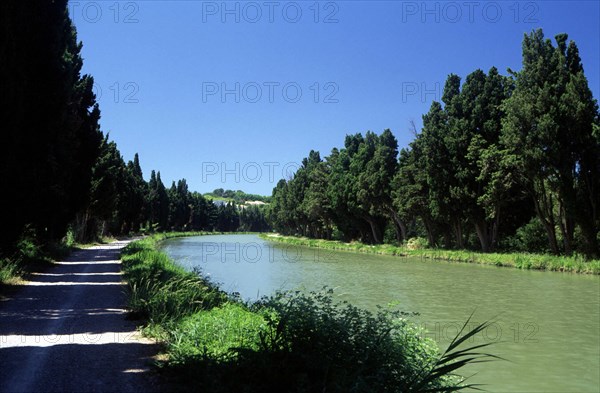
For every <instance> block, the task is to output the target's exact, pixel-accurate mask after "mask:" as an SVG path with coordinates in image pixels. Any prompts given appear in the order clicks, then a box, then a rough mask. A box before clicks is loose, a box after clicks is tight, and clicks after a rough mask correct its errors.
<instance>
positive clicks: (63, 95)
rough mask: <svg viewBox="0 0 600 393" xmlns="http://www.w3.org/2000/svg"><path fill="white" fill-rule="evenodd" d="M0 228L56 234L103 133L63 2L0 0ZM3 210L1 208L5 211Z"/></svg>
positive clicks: (86, 178)
mask: <svg viewBox="0 0 600 393" xmlns="http://www.w3.org/2000/svg"><path fill="white" fill-rule="evenodd" d="M0 25H1V26H2V28H1V29H0V53H1V61H0V86H2V95H1V98H0V122H1V123H2V127H3V130H4V131H3V140H2V143H1V144H0V178H1V179H2V183H3V184H2V190H3V192H2V200H1V201H0V203H1V204H2V206H4V207H5V209H4V213H3V219H2V222H3V223H2V229H1V233H0V239H1V240H0V243H1V244H2V247H3V248H5V247H9V246H10V244H13V243H14V241H15V239H16V238H17V237H18V236H19V234H20V233H21V231H22V230H23V228H24V227H25V225H28V224H29V225H30V226H31V227H33V229H34V230H35V231H36V232H37V234H38V236H40V238H42V239H46V240H55V239H59V238H60V237H62V236H63V235H64V233H65V231H66V228H67V225H68V223H69V222H70V221H71V220H73V219H74V217H75V214H76V212H77V211H79V210H80V209H82V208H83V206H84V205H85V203H86V201H87V199H88V192H89V188H90V178H91V171H92V166H93V164H94V162H95V159H96V156H97V154H98V148H99V146H100V143H101V140H102V135H101V133H100V132H99V130H98V120H99V118H100V111H99V109H98V106H97V105H96V102H95V96H94V94H93V92H92V85H93V80H92V78H91V77H90V76H87V75H81V68H82V64H83V63H82V58H81V54H80V52H81V48H82V46H81V44H80V43H78V42H77V35H76V32H75V28H74V27H73V25H72V23H71V20H70V18H69V15H68V11H67V0H56V1H35V2H23V1H18V0H7V1H3V2H1V3H0ZM6 207H8V208H6Z"/></svg>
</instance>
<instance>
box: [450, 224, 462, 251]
mask: <svg viewBox="0 0 600 393" xmlns="http://www.w3.org/2000/svg"><path fill="white" fill-rule="evenodd" d="M452 229H453V230H454V237H455V239H456V246H457V247H458V249H461V250H462V249H463V248H465V243H464V239H463V231H462V223H461V222H460V219H455V220H454V223H453V225H452Z"/></svg>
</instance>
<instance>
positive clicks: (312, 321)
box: [122, 234, 477, 392]
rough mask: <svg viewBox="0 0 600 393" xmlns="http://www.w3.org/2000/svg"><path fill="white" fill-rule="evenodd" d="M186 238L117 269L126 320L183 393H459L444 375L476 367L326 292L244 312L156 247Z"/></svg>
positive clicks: (143, 247) (405, 324)
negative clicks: (136, 326) (153, 343)
mask: <svg viewBox="0 0 600 393" xmlns="http://www.w3.org/2000/svg"><path fill="white" fill-rule="evenodd" d="M185 235H190V234H161V235H154V236H150V237H147V238H145V239H142V240H139V241H136V242H134V243H132V244H130V245H129V246H128V247H126V248H125V249H124V250H123V253H122V261H123V269H124V272H125V278H126V280H127V282H128V288H129V290H128V292H129V306H130V308H131V311H132V312H133V313H134V314H135V315H137V316H139V317H141V318H142V320H143V322H144V328H143V331H144V332H145V334H147V335H149V336H152V337H153V338H156V339H158V340H160V341H161V342H162V343H163V346H164V350H165V354H164V360H163V361H162V362H161V364H160V366H161V369H162V370H164V371H165V372H166V375H167V376H168V377H169V378H171V379H173V380H175V381H177V383H180V384H182V386H185V387H186V389H187V390H190V389H195V388H199V387H202V389H203V390H205V391H208V392H223V391H245V392H262V391H280V392H292V391H293V392H296V391H324V390H327V391H331V392H346V391H351V390H352V391H356V392H367V391H373V390H377V391H408V390H410V391H413V390H419V389H421V390H422V389H427V388H431V389H436V388H440V387H442V386H457V385H458V384H459V383H460V379H458V378H457V377H450V376H448V373H449V372H453V371H455V370H456V369H458V368H459V367H461V366H462V365H464V364H466V363H468V361H466V359H468V358H472V357H473V356H475V358H477V355H473V354H472V353H470V351H469V349H468V348H467V349H466V351H465V352H463V355H464V357H462V355H461V356H458V357H453V356H450V355H451V354H453V353H454V351H456V350H457V349H456V348H449V351H448V352H446V353H445V354H442V355H441V354H440V352H439V350H438V348H437V345H436V344H435V342H434V341H433V340H431V339H429V338H425V337H424V335H422V334H421V333H422V332H421V330H420V329H419V328H417V327H416V326H415V325H414V324H413V323H412V322H410V321H409V320H408V319H407V316H408V315H407V314H404V313H401V312H399V311H392V310H390V309H382V310H380V311H379V312H377V313H371V312H369V311H365V310H362V309H358V308H356V307H354V306H351V305H349V304H346V303H341V304H340V303H337V302H334V301H333V296H332V291H330V290H326V291H322V292H317V293H310V294H303V293H300V292H293V293H292V292H284V293H278V294H275V295H273V296H269V297H265V298H263V299H261V300H260V301H258V302H256V303H252V304H248V303H244V302H242V301H241V300H240V299H239V298H236V297H232V296H229V295H227V294H226V293H225V292H223V291H221V290H220V289H219V288H218V287H217V286H216V285H214V284H213V283H211V282H209V281H208V280H206V279H205V278H203V277H202V276H201V274H199V273H200V272H188V271H185V270H184V269H183V268H181V267H180V266H178V265H177V264H176V263H175V262H174V261H173V260H171V259H170V258H169V257H168V256H167V255H166V254H164V253H162V252H160V251H159V250H158V249H159V246H160V242H161V241H162V240H164V239H167V238H171V237H180V236H185ZM195 235H197V234H195ZM463 334H465V332H463ZM466 334H467V335H468V334H473V335H474V334H476V332H473V331H472V332H468V333H466ZM464 341H465V342H466V340H464ZM460 349H461V350H462V349H463V348H460ZM444 355H446V356H444ZM461 359H463V360H465V361H464V362H463V360H461ZM450 361H456V362H455V363H453V364H452V365H449V362H450ZM465 387H466V386H465ZM461 388H462V387H461Z"/></svg>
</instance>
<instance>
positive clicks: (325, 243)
mask: <svg viewBox="0 0 600 393" xmlns="http://www.w3.org/2000/svg"><path fill="white" fill-rule="evenodd" d="M260 236H261V237H262V238H263V239H265V240H269V241H274V242H279V243H284V244H290V245H295V246H306V247H316V248H322V249H326V250H340V251H353V252H364V253H370V254H380V255H393V256H401V257H416V258H422V259H437V260H444V261H450V262H466V263H477V264H482V265H494V266H506V267H514V268H518V269H535V270H549V271H561V272H572V273H584V274H600V260H592V261H586V260H585V259H583V258H582V257H565V256H555V255H543V254H527V253H487V254H486V253H478V252H473V251H467V250H443V249H429V248H420V247H417V246H411V245H410V244H409V245H408V246H400V247H398V246H393V245H389V244H377V245H368V244H363V243H359V242H352V243H344V242H341V241H334V240H322V239H309V238H305V237H295V236H280V235H272V234H261V235H260Z"/></svg>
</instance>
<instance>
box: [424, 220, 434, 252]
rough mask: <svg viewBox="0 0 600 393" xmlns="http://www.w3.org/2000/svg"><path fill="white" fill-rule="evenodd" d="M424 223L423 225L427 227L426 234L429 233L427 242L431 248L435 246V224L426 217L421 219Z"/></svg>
mask: <svg viewBox="0 0 600 393" xmlns="http://www.w3.org/2000/svg"><path fill="white" fill-rule="evenodd" d="M421 220H422V221H423V225H424V226H425V232H427V242H428V243H429V247H434V246H435V233H434V232H433V224H432V223H431V221H430V220H429V219H427V218H425V217H421Z"/></svg>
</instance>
